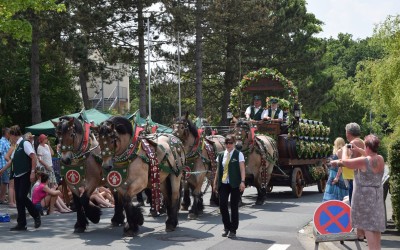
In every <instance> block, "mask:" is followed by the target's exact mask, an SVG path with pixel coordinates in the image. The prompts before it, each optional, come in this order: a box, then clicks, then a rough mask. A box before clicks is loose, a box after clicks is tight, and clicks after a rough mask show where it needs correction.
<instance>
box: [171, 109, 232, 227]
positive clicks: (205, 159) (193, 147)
mask: <svg viewBox="0 0 400 250" xmlns="http://www.w3.org/2000/svg"><path fill="white" fill-rule="evenodd" d="M173 134H174V135H175V136H177V137H179V139H181V140H182V142H183V145H184V148H185V153H186V165H187V167H185V173H184V174H185V176H186V177H185V183H184V193H183V194H184V196H183V201H182V204H181V205H182V206H181V207H182V210H187V209H188V207H189V206H190V191H191V194H192V196H193V204H192V207H191V209H190V210H189V215H188V218H189V219H196V218H197V217H198V215H199V213H200V212H202V210H203V209H204V206H203V199H202V196H203V192H202V186H203V183H204V181H205V178H206V177H207V178H208V181H209V184H208V185H210V182H211V184H212V183H213V179H214V175H215V171H216V156H217V153H218V152H220V151H223V150H224V149H225V138H224V137H223V136H221V135H212V136H205V135H203V134H201V131H199V130H198V129H197V128H196V126H195V125H194V124H193V123H192V122H191V121H190V120H189V119H188V114H186V116H183V117H178V118H175V119H174V124H173ZM212 190H213V189H212V188H211V192H212V194H211V198H210V204H218V199H217V197H216V195H215V193H214V192H213V191H212Z"/></svg>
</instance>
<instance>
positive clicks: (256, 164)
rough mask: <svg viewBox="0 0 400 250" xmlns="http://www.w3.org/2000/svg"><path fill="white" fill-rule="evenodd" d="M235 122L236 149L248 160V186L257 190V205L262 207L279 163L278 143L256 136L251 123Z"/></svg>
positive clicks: (263, 136)
mask: <svg viewBox="0 0 400 250" xmlns="http://www.w3.org/2000/svg"><path fill="white" fill-rule="evenodd" d="M234 122H235V127H234V130H233V132H234V135H235V138H236V148H237V149H239V150H241V151H242V153H243V154H244V156H245V160H246V185H250V186H254V187H256V188H257V201H256V205H262V204H263V203H264V201H265V198H266V194H267V186H268V183H269V181H270V179H271V174H272V170H273V168H274V166H275V163H276V162H277V161H278V149H277V146H276V141H275V140H274V139H273V138H271V137H269V136H265V135H259V134H258V135H256V134H255V133H254V132H255V128H254V127H253V126H252V123H251V122H250V121H245V120H236V119H234Z"/></svg>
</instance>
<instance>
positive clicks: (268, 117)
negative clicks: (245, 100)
mask: <svg viewBox="0 0 400 250" xmlns="http://www.w3.org/2000/svg"><path fill="white" fill-rule="evenodd" d="M270 102H271V107H270V108H268V109H266V110H264V111H263V113H262V115H261V117H262V119H263V120H265V121H271V122H282V121H283V111H282V110H281V109H280V108H279V107H278V99H276V98H272V99H271V101H270Z"/></svg>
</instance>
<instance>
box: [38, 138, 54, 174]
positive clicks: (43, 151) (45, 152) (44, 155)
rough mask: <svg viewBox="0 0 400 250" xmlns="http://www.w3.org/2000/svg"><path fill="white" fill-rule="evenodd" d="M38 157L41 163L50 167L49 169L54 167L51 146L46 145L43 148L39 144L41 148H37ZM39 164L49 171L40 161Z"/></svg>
mask: <svg viewBox="0 0 400 250" xmlns="http://www.w3.org/2000/svg"><path fill="white" fill-rule="evenodd" d="M37 156H38V158H39V159H40V160H41V161H44V163H45V164H46V166H49V167H51V166H53V161H52V158H51V153H50V148H49V145H47V144H44V146H42V145H41V144H39V146H38V148H37ZM38 164H39V166H40V167H43V168H45V169H47V168H46V167H45V166H42V164H40V162H39V161H38ZM47 170H48V169H47Z"/></svg>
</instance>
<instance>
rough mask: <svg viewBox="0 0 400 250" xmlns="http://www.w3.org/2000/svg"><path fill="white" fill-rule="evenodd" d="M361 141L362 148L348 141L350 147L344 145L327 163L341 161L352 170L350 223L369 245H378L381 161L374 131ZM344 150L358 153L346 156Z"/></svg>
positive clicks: (382, 225)
mask: <svg viewBox="0 0 400 250" xmlns="http://www.w3.org/2000/svg"><path fill="white" fill-rule="evenodd" d="M364 141H365V150H364V148H362V147H358V145H356V144H355V143H354V144H352V149H351V148H347V147H344V148H343V151H344V152H343V153H344V154H343V158H342V159H341V160H335V161H332V162H331V164H336V165H337V166H343V165H345V166H347V167H348V168H350V169H354V170H356V173H355V178H354V181H355V184H354V191H353V192H354V193H353V200H352V205H351V222H352V226H353V228H357V230H362V233H365V236H366V238H367V241H368V248H369V249H381V232H384V231H385V208H384V201H383V187H382V177H383V172H384V168H385V162H384V159H383V157H382V156H381V155H379V154H378V148H379V144H380V141H379V138H378V137H377V136H375V135H367V136H366V137H365V138H364ZM346 151H350V152H351V153H353V154H354V153H357V154H359V155H361V156H360V157H357V158H351V159H349V158H348V156H347V155H348V154H347V152H346ZM357 234H358V235H360V234H359V233H358V232H357Z"/></svg>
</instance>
